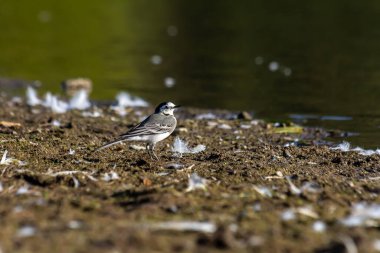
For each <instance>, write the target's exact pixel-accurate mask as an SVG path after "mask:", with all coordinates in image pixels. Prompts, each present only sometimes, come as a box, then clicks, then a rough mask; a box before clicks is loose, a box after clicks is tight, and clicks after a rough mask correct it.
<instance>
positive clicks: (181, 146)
mask: <svg viewBox="0 0 380 253" xmlns="http://www.w3.org/2000/svg"><path fill="white" fill-rule="evenodd" d="M205 150H206V146H205V145H202V144H199V145H197V146H196V147H194V148H190V147H189V146H188V144H187V142H185V141H183V140H181V139H180V138H179V137H176V138H175V139H174V142H173V146H172V152H173V153H175V154H176V155H177V156H179V157H181V156H182V154H196V153H199V152H202V151H205Z"/></svg>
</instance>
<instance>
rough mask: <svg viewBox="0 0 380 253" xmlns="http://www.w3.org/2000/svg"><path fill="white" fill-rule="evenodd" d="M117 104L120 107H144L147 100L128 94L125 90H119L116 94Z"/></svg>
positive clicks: (146, 104)
mask: <svg viewBox="0 0 380 253" xmlns="http://www.w3.org/2000/svg"><path fill="white" fill-rule="evenodd" d="M116 100H117V105H118V106H121V107H146V106H148V105H149V104H148V102H146V101H145V100H143V99H142V98H139V97H135V96H132V95H130V94H129V93H127V92H120V93H119V94H117V95H116Z"/></svg>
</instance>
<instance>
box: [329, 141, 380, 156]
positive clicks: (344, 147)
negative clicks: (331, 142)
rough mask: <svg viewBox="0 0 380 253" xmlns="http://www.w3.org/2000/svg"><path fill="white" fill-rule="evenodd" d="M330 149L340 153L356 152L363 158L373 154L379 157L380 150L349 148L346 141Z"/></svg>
mask: <svg viewBox="0 0 380 253" xmlns="http://www.w3.org/2000/svg"><path fill="white" fill-rule="evenodd" d="M330 149H332V150H340V151H342V152H349V151H354V152H358V153H359V154H360V155H364V156H371V155H374V154H378V155H380V149H376V150H372V149H363V148H361V147H356V148H351V145H350V143H349V142H347V141H344V142H342V143H340V144H339V145H337V146H335V147H331V148H330Z"/></svg>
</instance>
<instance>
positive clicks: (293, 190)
mask: <svg viewBox="0 0 380 253" xmlns="http://www.w3.org/2000/svg"><path fill="white" fill-rule="evenodd" d="M285 178H286V181H288V184H289V188H290V192H291V193H292V194H294V195H300V194H301V193H302V191H301V189H300V188H298V187H297V186H295V185H294V184H293V182H292V180H291V179H290V177H289V176H288V177H285Z"/></svg>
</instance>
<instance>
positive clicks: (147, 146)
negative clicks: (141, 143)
mask: <svg viewBox="0 0 380 253" xmlns="http://www.w3.org/2000/svg"><path fill="white" fill-rule="evenodd" d="M146 151H147V152H148V154H149V156H150V159H152V153H151V152H150V143H149V142H148V143H147V144H146Z"/></svg>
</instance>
